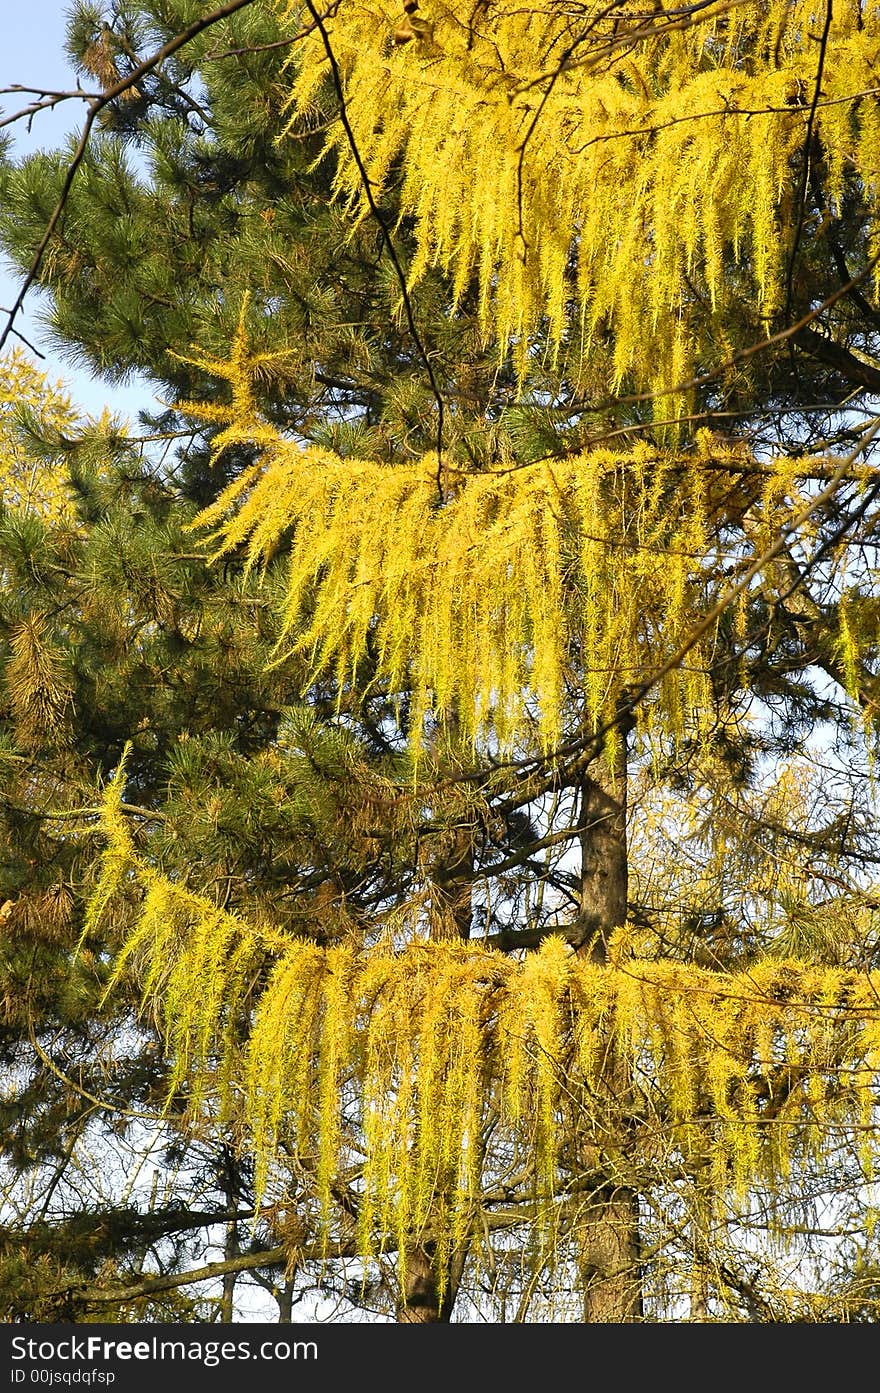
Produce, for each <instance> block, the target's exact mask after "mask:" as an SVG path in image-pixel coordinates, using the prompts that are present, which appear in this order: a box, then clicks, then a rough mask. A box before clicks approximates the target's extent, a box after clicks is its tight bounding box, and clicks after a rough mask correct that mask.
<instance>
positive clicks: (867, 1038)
mask: <svg viewBox="0 0 880 1393" xmlns="http://www.w3.org/2000/svg"><path fill="white" fill-rule="evenodd" d="M120 796H121V780H120V779H119V778H117V779H116V780H115V781H114V783H113V784H112V785H111V787H110V789H109V790H108V793H107V797H106V800H105V812H104V832H105V835H106V838H107V850H106V852H105V859H104V867H103V871H102V876H101V880H100V883H99V884H98V886H97V889H96V892H95V896H94V898H93V903H92V909H91V912H90V917H89V921H88V923H87V927H86V933H88V932H89V931H90V929H91V928H92V927H94V925H95V923H96V921H97V917H98V916H99V915H100V914H101V913H102V912H103V908H104V907H105V906H106V904H107V902H108V900H109V899H110V898H111V897H112V896H113V895H115V894H117V893H118V891H119V889H120V887H121V886H122V885H123V884H127V885H128V886H129V888H131V887H135V888H136V889H137V890H138V891H139V892H140V893H141V895H142V905H141V909H140V912H139V915H138V919H137V924H136V926H135V928H134V929H133V930H132V932H131V933H130V935H129V938H128V942H127V944H126V947H125V949H124V950H123V952H122V954H121V956H120V957H119V959H118V961H117V963H116V966H115V972H114V977H113V980H112V981H111V983H110V988H112V986H113V983H114V982H115V981H116V980H118V978H119V976H120V974H121V973H122V972H123V971H125V970H126V969H127V968H131V967H134V968H135V969H136V970H137V972H138V974H139V975H140V978H141V981H142V984H143V1000H144V1007H145V1009H150V1010H153V1011H155V1012H156V1013H157V1015H158V1017H159V1020H160V1023H161V1026H162V1029H163V1032H164V1035H165V1038H166V1041H167V1043H168V1046H169V1049H170V1050H171V1052H172V1055H173V1058H174V1060H175V1069H174V1074H173V1077H172V1080H171V1089H172V1091H174V1090H176V1089H177V1088H178V1086H179V1085H180V1084H181V1083H182V1082H184V1081H186V1083H187V1084H188V1089H189V1096H190V1099H191V1106H192V1109H193V1112H194V1115H195V1117H196V1118H197V1117H198V1116H199V1115H202V1116H206V1117H207V1116H210V1117H212V1118H214V1119H215V1120H216V1118H217V1117H218V1116H221V1117H224V1118H225V1119H226V1120H227V1121H230V1122H233V1123H234V1124H236V1125H237V1127H238V1129H239V1135H240V1136H241V1137H242V1138H243V1144H244V1145H246V1146H247V1147H249V1148H250V1149H251V1150H252V1151H253V1152H254V1153H255V1156H256V1161H257V1189H258V1191H259V1193H260V1194H264V1193H265V1192H266V1190H267V1188H269V1187H270V1186H271V1185H272V1184H273V1181H274V1180H275V1179H276V1178H277V1175H278V1172H277V1170H276V1167H277V1163H278V1157H279V1155H280V1154H282V1153H284V1154H286V1155H288V1156H289V1157H290V1156H292V1157H294V1158H299V1161H300V1162H301V1163H302V1164H303V1165H305V1166H306V1167H307V1168H308V1169H310V1170H311V1172H312V1173H313V1174H315V1175H316V1176H317V1181H318V1193H319V1195H320V1198H321V1200H322V1203H323V1210H324V1214H325V1218H328V1216H329V1211H330V1209H331V1197H332V1193H333V1187H334V1181H335V1180H336V1179H337V1177H343V1176H344V1175H345V1174H347V1173H348V1172H349V1171H350V1169H351V1168H352V1167H354V1168H355V1169H356V1170H357V1172H358V1174H359V1175H360V1194H361V1209H360V1216H359V1224H360V1243H361V1248H362V1251H363V1253H364V1254H368V1253H375V1252H376V1251H377V1250H378V1249H381V1247H382V1246H383V1244H389V1243H390V1242H392V1241H395V1242H396V1244H397V1246H398V1248H399V1250H400V1251H401V1252H402V1253H403V1254H404V1255H405V1253H406V1251H407V1250H408V1248H411V1246H412V1244H413V1242H415V1241H417V1239H418V1237H419V1236H420V1235H421V1236H422V1237H424V1235H425V1234H427V1233H430V1235H431V1236H433V1237H435V1238H436V1240H437V1241H438V1242H439V1244H440V1247H441V1249H442V1248H443V1246H444V1244H445V1245H446V1249H445V1251H447V1252H449V1251H451V1249H452V1248H453V1247H454V1246H455V1244H456V1243H457V1242H458V1241H460V1239H461V1238H462V1236H463V1235H464V1234H465V1232H466V1231H467V1230H468V1226H469V1224H470V1223H471V1220H472V1217H473V1213H474V1208H475V1206H476V1204H477V1199H478V1196H479V1194H480V1192H481V1182H482V1183H485V1173H486V1172H485V1167H486V1166H487V1164H489V1161H488V1160H487V1151H486V1145H487V1143H486V1138H487V1136H488V1135H489V1131H491V1135H492V1147H494V1148H500V1149H501V1152H502V1153H504V1154H507V1155H511V1154H512V1155H514V1156H516V1157H518V1158H519V1161H520V1166H521V1169H522V1170H524V1172H525V1173H529V1172H531V1174H532V1189H533V1193H534V1195H535V1199H536V1204H537V1205H538V1214H539V1215H541V1214H543V1216H544V1219H545V1220H546V1222H547V1223H550V1222H551V1220H552V1209H553V1200H554V1196H555V1195H557V1194H558V1193H559V1191H560V1187H562V1189H564V1188H565V1185H566V1183H567V1182H566V1176H568V1179H569V1180H570V1179H571V1166H572V1164H574V1165H575V1167H576V1166H577V1162H576V1157H577V1155H578V1154H579V1152H578V1148H583V1147H586V1146H590V1147H592V1148H593V1150H594V1151H598V1153H599V1154H600V1155H601V1154H604V1149H605V1148H606V1147H607V1145H608V1138H609V1137H611V1136H613V1135H614V1133H613V1129H612V1130H611V1131H609V1130H608V1129H607V1121H608V1117H609V1115H610V1114H609V1109H613V1107H614V1106H615V1105H617V1106H620V1107H624V1108H625V1109H626V1113H627V1117H628V1118H629V1120H630V1123H631V1124H633V1125H634V1127H635V1132H634V1134H633V1135H634V1136H636V1137H638V1136H639V1135H640V1131H641V1130H643V1131H644V1135H645V1137H646V1140H645V1142H643V1143H640V1145H642V1146H643V1148H644V1150H645V1153H646V1156H647V1158H648V1160H650V1148H651V1145H652V1144H653V1143H652V1141H651V1137H652V1136H653V1135H654V1128H655V1124H656V1121H657V1119H658V1117H662V1118H663V1128H664V1134H665V1137H666V1141H665V1142H664V1146H665V1147H666V1148H667V1150H668V1148H669V1147H671V1148H672V1149H673V1151H674V1150H678V1152H679V1154H680V1155H681V1156H682V1157H683V1158H685V1159H692V1158H699V1160H700V1162H701V1164H704V1163H705V1161H706V1160H708V1161H709V1162H710V1163H711V1165H712V1168H713V1174H714V1176H715V1181H716V1183H717V1184H718V1185H720V1186H724V1187H727V1188H728V1189H731V1188H732V1189H733V1190H734V1191H739V1192H742V1191H744V1190H745V1188H746V1186H747V1184H748V1183H750V1182H754V1181H756V1180H758V1181H760V1180H766V1181H768V1182H769V1183H770V1184H771V1185H772V1184H773V1183H774V1182H776V1181H778V1179H779V1177H780V1176H781V1175H784V1174H785V1171H786V1168H787V1167H788V1166H789V1165H790V1164H791V1163H792V1161H793V1160H795V1159H797V1158H803V1157H812V1158H815V1157H816V1156H818V1155H820V1154H821V1150H822V1147H823V1145H825V1144H826V1143H827V1142H828V1138H829V1137H830V1136H831V1135H832V1133H833V1132H834V1131H835V1128H837V1127H846V1126H853V1127H854V1129H855V1131H856V1132H857V1133H858V1131H859V1129H860V1128H861V1129H864V1131H863V1135H866V1134H867V1130H868V1124H869V1123H870V1122H871V1120H872V1117H873V1108H874V1095H875V1091H876V1083H877V1074H878V1069H880V1010H878V1008H877V1001H878V999H880V997H878V987H880V974H877V973H870V974H869V973H859V972H852V971H845V970H842V969H840V968H836V967H816V966H811V965H809V964H807V963H804V962H800V961H797V960H766V961H763V962H758V963H755V964H753V965H752V966H751V967H749V968H748V970H744V971H737V972H723V971H717V972H716V971H709V970H707V969H703V968H698V967H695V966H693V965H689V964H684V963H681V962H671V961H654V960H647V959H641V958H639V957H637V956H631V955H629V951H628V949H627V948H626V940H625V938H622V939H621V940H620V943H621V945H622V946H620V947H619V948H618V949H615V948H614V946H613V945H612V951H611V954H610V957H609V960H608V962H607V963H605V964H602V965H600V964H597V963H595V962H592V961H590V960H588V959H585V958H582V957H580V956H578V955H576V954H573V953H572V952H571V951H570V950H569V949H568V948H567V947H566V945H565V944H564V943H563V942H562V941H561V940H560V939H558V938H554V937H551V938H548V939H547V940H546V941H545V942H544V943H543V945H542V946H541V948H540V950H539V951H538V952H536V953H532V954H529V955H527V956H526V957H525V959H524V960H523V961H521V962H518V961H515V960H512V959H510V958H507V957H505V956H503V955H502V954H500V953H498V952H496V951H494V950H491V949H487V948H485V947H483V946H481V945H480V943H479V941H476V942H448V943H436V942H424V941H422V942H420V941H413V942H411V943H410V944H409V945H408V946H407V947H405V948H404V949H402V950H395V949H394V948H393V947H392V946H391V945H390V943H389V941H388V940H385V941H384V942H382V943H380V944H379V946H378V947H376V948H374V949H372V950H369V951H362V952H358V951H357V950H356V949H355V948H354V947H352V946H334V947H332V948H324V947H321V946H319V945H316V944H314V943H311V942H308V941H305V940H294V939H290V938H288V937H287V936H285V935H284V934H282V933H280V932H278V931H277V930H274V929H272V928H271V927H267V926H265V925H262V926H261V925H255V924H251V923H248V922H247V921H245V920H244V919H243V918H241V917H239V916H236V915H232V914H229V913H227V912H225V911H223V910H221V909H218V908H217V907H216V906H215V905H213V904H211V903H210V902H209V901H207V900H205V899H204V898H202V897H200V896H198V895H195V894H192V893H191V892H189V891H187V890H186V889H185V888H183V887H181V886H179V885H177V884H175V883H173V882H172V881H170V880H168V879H167V878H165V877H163V876H162V875H161V874H159V873H158V872H157V871H155V870H154V869H152V868H150V867H148V866H147V865H145V864H144V862H143V861H142V860H140V859H139V858H138V856H137V855H136V852H135V849H134V846H133V844H132V842H131V839H130V837H129V835H128V833H127V831H126V828H125V821H124V817H123V815H122V813H121V810H120V804H119V800H120ZM110 988H108V990H109V989H110ZM610 1058H613V1059H614V1060H615V1061H616V1063H615V1068H616V1069H617V1070H618V1071H619V1070H620V1068H621V1066H623V1067H624V1069H625V1075H626V1078H627V1080H628V1083H627V1088H626V1096H625V1098H619V1099H618V1098H617V1097H616V1095H615V1089H614V1086H613V1084H612V1083H610V1082H609V1074H608V1061H609V1059H610ZM617 1076H618V1075H616V1076H615V1077H617ZM661 1081H662V1084H661ZM658 1087H662V1094H663V1097H662V1101H661V1100H660V1098H659V1095H658V1092H657V1090H658ZM490 1124H491V1126H490ZM487 1129H489V1130H488V1131H487ZM572 1148H574V1150H573V1149H572ZM580 1154H582V1152H581V1153H580ZM865 1163H866V1164H867V1165H870V1160H869V1157H868V1156H867V1149H866V1152H865ZM281 1183H283V1181H282V1182H281Z"/></svg>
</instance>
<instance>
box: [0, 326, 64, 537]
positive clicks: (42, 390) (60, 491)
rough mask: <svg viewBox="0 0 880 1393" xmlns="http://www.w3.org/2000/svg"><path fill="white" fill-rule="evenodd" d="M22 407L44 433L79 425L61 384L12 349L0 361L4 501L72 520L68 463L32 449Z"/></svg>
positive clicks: (1, 492) (1, 489)
mask: <svg viewBox="0 0 880 1393" xmlns="http://www.w3.org/2000/svg"><path fill="white" fill-rule="evenodd" d="M22 409H24V410H26V411H29V412H31V413H32V414H33V416H34V418H35V420H36V421H37V422H38V423H39V427H40V429H41V430H42V431H44V432H45V431H47V430H48V431H50V432H53V431H54V432H67V433H70V432H71V431H72V430H73V428H74V427H75V425H76V420H77V418H76V413H75V412H74V409H73V405H72V403H71V400H70V397H69V396H68V394H67V392H66V391H65V390H64V387H63V386H62V384H61V383H60V382H58V383H51V382H49V380H48V378H47V377H46V374H45V373H42V372H40V371H39V369H38V368H37V367H36V366H35V365H34V363H33V362H32V361H31V359H30V358H29V357H28V356H27V355H26V354H25V353H23V352H22V351H21V350H20V349H14V350H13V351H12V352H11V353H10V354H8V355H6V356H5V357H4V358H2V359H0V502H2V503H3V504H4V505H5V506H6V507H13V508H21V509H22V510H24V511H25V512H35V513H37V514H39V515H40V516H41V517H45V518H49V519H52V520H53V521H59V520H62V519H63V520H65V521H69V520H70V517H71V514H72V510H71V507H70V503H69V500H68V497H67V490H66V487H65V485H66V482H67V473H66V470H65V468H64V465H63V464H62V463H60V462H59V463H52V462H47V461H46V460H45V459H40V458H38V457H35V455H34V453H33V451H28V449H27V447H26V444H25V443H24V440H23V431H22V424H23V423H22V419H21V412H22Z"/></svg>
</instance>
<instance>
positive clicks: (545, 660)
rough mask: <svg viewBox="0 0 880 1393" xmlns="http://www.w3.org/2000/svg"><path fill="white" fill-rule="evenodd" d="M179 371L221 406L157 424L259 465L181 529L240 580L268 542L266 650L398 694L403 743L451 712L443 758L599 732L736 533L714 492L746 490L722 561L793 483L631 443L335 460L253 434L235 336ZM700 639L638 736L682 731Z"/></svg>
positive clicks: (715, 458)
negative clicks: (195, 423)
mask: <svg viewBox="0 0 880 1393" xmlns="http://www.w3.org/2000/svg"><path fill="white" fill-rule="evenodd" d="M192 361H193V362H194V363H196V364H198V365H199V366H200V367H202V368H205V369H207V370H209V371H212V372H214V373H218V374H220V375H221V376H223V377H225V378H227V380H228V381H229V382H230V384H231V387H232V400H231V402H230V403H229V404H228V405H226V406H224V405H218V404H208V405H207V406H204V405H202V404H200V403H198V402H190V401H185V402H181V403H179V404H178V405H179V408H180V409H181V410H183V411H187V412H189V413H191V414H193V415H197V416H201V417H203V418H205V419H207V420H209V421H210V422H211V423H212V424H215V425H219V426H221V427H222V429H221V431H220V433H219V434H218V435H217V437H216V438H215V447H214V448H215V452H216V453H217V454H219V453H220V451H221V450H222V449H223V448H225V447H226V446H227V445H229V444H231V443H241V442H245V443H249V444H257V445H258V446H259V447H260V448H261V454H260V457H259V458H258V460H257V462H256V463H255V464H253V465H252V466H250V467H249V468H247V469H245V470H243V471H242V472H241V473H240V474H239V475H238V477H237V478H236V479H234V480H233V482H232V483H231V484H230V485H229V486H228V487H227V488H226V489H224V490H223V491H222V492H221V493H220V495H219V496H218V498H217V499H216V500H215V502H214V503H212V504H211V505H210V506H209V507H208V508H206V509H204V510H203V511H202V512H201V513H200V514H199V516H198V517H197V519H196V520H195V522H194V524H193V526H194V527H196V528H198V529H201V530H208V529H210V530H211V535H212V538H213V540H214V541H215V542H216V543H218V546H217V550H216V553H215V554H216V555H217V556H219V555H223V554H224V553H226V552H229V551H232V550H234V549H236V548H238V547H240V546H243V547H244V550H245V552H246V556H247V562H248V565H249V566H252V565H255V564H258V563H261V562H265V561H266V560H268V559H269V558H271V557H272V556H273V555H275V553H276V552H277V550H278V548H279V546H280V545H281V544H282V543H284V542H286V541H287V540H288V539H290V541H291V545H290V560H289V569H288V576H287V586H286V598H285V601H284V606H283V635H282V640H281V644H282V645H289V646H290V647H292V648H294V649H296V650H297V651H299V652H301V653H304V654H306V655H307V656H308V657H309V658H310V660H311V671H312V675H313V676H315V677H317V676H318V675H320V674H325V673H327V672H332V673H333V674H334V675H335V677H336V680H337V682H338V684H339V688H340V690H342V689H343V688H344V687H345V686H346V685H347V684H349V683H352V684H353V683H354V682H355V681H356V679H357V673H358V667H359V664H361V662H362V661H363V660H364V659H365V658H369V663H370V665H371V668H372V671H373V673H374V674H375V679H376V680H377V681H379V682H380V683H383V684H385V685H386V686H387V688H388V690H390V692H391V693H398V692H406V693H408V694H410V693H411V694H412V696H411V706H410V709H409V722H410V734H411V736H412V738H413V741H414V743H415V744H416V746H417V745H418V743H419V741H420V739H421V736H422V730H423V722H424V718H425V717H426V715H427V714H428V713H429V712H432V713H434V714H435V715H438V716H441V717H442V716H444V715H445V714H446V713H448V712H449V711H450V710H453V709H454V710H455V711H456V713H457V716H456V719H457V722H458V727H459V730H460V732H461V734H462V736H463V738H464V739H465V740H471V741H474V742H476V741H477V740H478V739H480V738H483V737H486V736H489V737H490V738H492V739H494V740H495V741H496V742H497V744H498V745H499V746H500V747H501V748H502V749H504V750H509V749H510V748H511V747H512V745H513V743H514V741H515V740H516V739H517V738H519V737H523V738H525V739H526V740H528V741H530V742H533V743H536V744H538V745H539V746H540V747H541V748H543V749H544V750H549V749H551V748H553V747H554V746H555V745H557V744H558V740H559V735H560V731H561V728H562V720H563V710H564V709H568V710H569V712H570V711H571V709H572V702H574V707H575V709H576V710H578V712H579V716H580V719H581V721H582V723H583V725H584V726H585V727H590V726H592V727H594V728H596V727H599V726H600V725H603V724H604V723H606V722H608V723H611V722H613V720H614V716H615V712H616V710H617V706H618V702H619V699H620V697H621V693H622V692H623V691H624V690H625V689H626V688H628V687H632V686H634V685H638V684H639V683H640V682H643V681H645V680H646V679H648V678H650V677H652V676H653V674H654V673H655V672H656V671H657V669H658V668H659V667H661V666H662V665H663V663H664V662H665V661H666V659H667V658H668V657H669V656H670V654H672V653H674V652H675V651H676V650H677V648H678V646H679V645H680V644H681V642H682V640H683V639H684V638H685V637H686V636H687V635H689V634H690V632H691V630H692V628H693V626H694V623H695V621H696V620H697V619H698V618H699V617H700V616H702V614H704V613H705V611H706V609H707V608H708V607H709V602H710V601H709V597H710V596H713V595H714V596H716V597H717V588H716V590H715V591H714V592H713V590H712V589H711V586H712V584H713V581H712V571H713V569H714V567H715V563H716V562H717V563H718V564H719V565H720V564H721V563H722V558H721V555H720V552H719V547H720V546H721V545H722V540H721V539H723V529H722V525H721V524H722V523H723V522H724V521H726V522H728V523H733V525H734V526H736V525H737V523H738V520H739V516H740V514H741V512H742V508H743V507H744V506H745V505H744V503H743V502H742V499H743V498H744V495H743V493H742V491H741V490H740V488H739V487H738V486H737V485H736V484H735V483H734V484H733V485H732V484H731V479H733V480H736V479H737V478H738V476H739V475H740V474H744V475H745V476H746V477H747V476H748V473H749V470H750V469H752V468H753V469H755V470H756V471H757V472H758V473H759V474H760V473H762V472H763V473H765V474H766V475H767V485H766V488H765V489H764V492H763V496H760V495H759V497H758V498H757V499H756V500H755V502H754V506H753V515H752V519H751V523H750V528H749V536H748V539H747V540H746V541H745V543H744V544H745V545H746V546H751V547H757V548H758V549H759V550H760V548H761V547H762V546H764V545H766V544H767V542H768V541H769V540H770V539H771V538H772V537H774V536H775V531H774V529H775V527H777V526H778V525H779V521H780V520H786V521H787V520H788V519H790V517H791V511H792V505H793V503H794V504H796V503H798V502H800V501H801V498H802V495H801V492H800V487H801V486H800V485H799V483H798V478H797V475H798V470H799V469H800V470H804V471H805V472H806V473H807V474H809V472H810V465H809V462H808V461H792V460H789V459H782V460H780V462H779V465H778V467H777V466H774V465H771V464H764V465H761V466H759V465H757V464H756V462H755V461H752V460H750V459H749V458H747V457H746V455H745V454H744V452H743V450H742V448H741V447H738V446H735V445H734V446H731V445H730V444H725V443H723V442H720V441H718V440H717V439H716V438H715V437H713V436H712V435H711V434H710V433H708V432H700V433H699V435H698V437H697V440H696V442H695V445H694V447H693V448H692V449H691V450H689V451H682V452H680V453H674V452H671V451H663V450H660V449H657V448H655V447H651V446H648V445H646V444H644V443H637V444H636V445H635V446H633V447H632V448H631V449H629V450H628V451H627V452H626V453H625V454H624V453H615V452H613V451H611V450H601V449H597V450H593V451H591V452H589V453H586V454H581V455H574V456H569V457H565V458H560V459H553V460H546V461H539V462H537V463H533V464H527V465H522V466H518V467H517V466H511V467H504V468H498V469H493V470H486V471H483V472H476V471H475V472H465V471H460V470H458V469H456V468H454V467H453V466H451V465H449V464H448V463H447V462H445V461H444V462H439V461H438V459H437V457H436V456H435V455H429V456H426V457H425V458H423V459H421V460H419V461H416V462H415V463H412V464H397V465H389V464H384V463H379V462H375V461H370V460H358V459H350V458H345V459H343V458H340V457H339V456H337V455H335V454H333V453H332V452H331V451H328V450H325V449H322V448H319V447H309V448H303V447H301V446H300V445H299V444H297V443H296V442H294V441H291V440H288V439H285V438H284V437H283V436H281V435H280V434H279V433H278V432H277V431H276V430H275V428H274V427H273V426H271V425H270V424H268V423H267V422H266V421H264V420H262V419H261V418H260V417H259V415H258V414H257V411H256V407H255V405H254V402H253V396H252V393H251V392H250V390H249V377H250V374H251V373H252V371H253V369H254V366H255V361H256V360H254V361H252V360H251V359H250V358H249V356H248V352H247V344H246V335H245V330H244V327H243V324H242V325H241V326H240V328H239V332H238V335H237V336H236V340H235V342H234V345H233V352H232V356H231V358H230V360H229V361H228V362H218V361H217V360H215V359H205V358H194V359H192ZM714 584H715V585H716V587H717V581H715V582H714ZM714 640H715V632H714V630H710V631H709V632H708V633H707V634H706V635H705V637H704V638H703V640H702V641H701V642H698V643H695V645H694V647H693V649H692V651H691V653H690V654H689V656H688V662H687V664H686V665H682V666H681V667H679V668H678V669H677V670H676V671H674V672H671V673H670V674H669V675H668V676H667V678H666V680H665V681H664V683H663V684H662V686H661V687H660V689H659V691H658V692H657V693H656V695H655V698H654V699H653V700H652V701H650V702H643V703H642V704H641V705H640V706H639V709H638V712H637V719H638V721H639V723H640V726H641V727H642V729H643V730H646V731H647V730H650V729H652V727H653V726H654V724H655V723H656V722H657V720H658V715H659V718H660V720H661V723H662V725H663V728H664V729H665V730H667V731H671V732H674V733H678V732H681V731H682V730H684V729H686V728H687V729H689V730H690V731H692V732H693V731H698V730H699V729H700V726H701V723H702V722H703V721H704V719H705V718H706V717H707V715H708V714H709V712H710V709H711V694H710V686H709V676H708V674H709V669H710V667H711V655H712V650H713V644H714ZM573 693H574V696H573V695H572V694H573Z"/></svg>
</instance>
